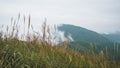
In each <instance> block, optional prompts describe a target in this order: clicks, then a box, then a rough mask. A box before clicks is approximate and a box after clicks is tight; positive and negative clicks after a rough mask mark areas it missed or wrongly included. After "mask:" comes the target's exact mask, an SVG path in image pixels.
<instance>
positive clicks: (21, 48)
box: [0, 39, 120, 68]
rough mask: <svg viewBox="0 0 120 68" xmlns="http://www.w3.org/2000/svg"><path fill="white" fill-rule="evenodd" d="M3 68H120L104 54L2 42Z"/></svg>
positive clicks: (36, 44) (1, 62) (1, 60)
mask: <svg viewBox="0 0 120 68" xmlns="http://www.w3.org/2000/svg"><path fill="white" fill-rule="evenodd" d="M0 67H2V68H6V67H7V68H90V67H91V68H113V67H114V68H119V67H120V63H118V62H117V61H114V60H111V61H108V60H105V59H104V54H103V53H101V54H100V55H94V53H91V54H90V55H88V54H82V55H81V54H80V53H78V52H75V51H73V50H68V49H65V48H64V46H51V45H48V44H47V45H45V44H44V43H43V44H41V43H38V42H36V43H32V42H22V41H19V40H16V39H11V40H0Z"/></svg>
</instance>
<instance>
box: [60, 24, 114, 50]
mask: <svg viewBox="0 0 120 68" xmlns="http://www.w3.org/2000/svg"><path fill="white" fill-rule="evenodd" d="M58 29H59V30H60V31H64V33H65V36H67V35H68V34H71V36H72V38H73V40H74V41H73V42H74V43H75V42H76V44H78V45H81V46H82V47H85V48H86V47H89V45H90V44H94V45H96V46H97V47H99V49H104V48H105V47H109V48H110V47H111V46H113V43H112V42H111V41H110V40H109V39H107V38H105V37H103V36H102V35H100V34H98V33H96V32H94V31H91V30H88V29H85V28H82V27H78V26H74V25H68V24H63V25H62V26H59V27H58Z"/></svg>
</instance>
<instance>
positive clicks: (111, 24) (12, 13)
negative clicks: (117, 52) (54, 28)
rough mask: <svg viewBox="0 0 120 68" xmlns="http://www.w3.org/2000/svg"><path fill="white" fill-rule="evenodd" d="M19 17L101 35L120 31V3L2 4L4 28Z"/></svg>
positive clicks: (0, 0) (54, 0) (28, 0)
mask: <svg viewBox="0 0 120 68" xmlns="http://www.w3.org/2000/svg"><path fill="white" fill-rule="evenodd" d="M18 13H21V14H22V15H24V14H25V15H26V16H27V15H29V14H31V16H32V22H34V25H38V24H39V23H42V21H43V20H44V18H45V17H46V18H47V23H49V24H62V23H65V24H73V25H77V26H81V27H84V28H87V29H90V30H94V31H96V32H99V33H111V32H116V31H120V0H0V25H1V24H9V23H10V18H11V17H16V16H17V15H18Z"/></svg>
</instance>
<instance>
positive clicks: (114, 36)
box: [102, 32, 120, 43]
mask: <svg viewBox="0 0 120 68" xmlns="http://www.w3.org/2000/svg"><path fill="white" fill-rule="evenodd" d="M102 35H103V36H104V37H106V38H108V39H110V40H111V41H113V42H118V43H120V32H116V33H111V34H102Z"/></svg>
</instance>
